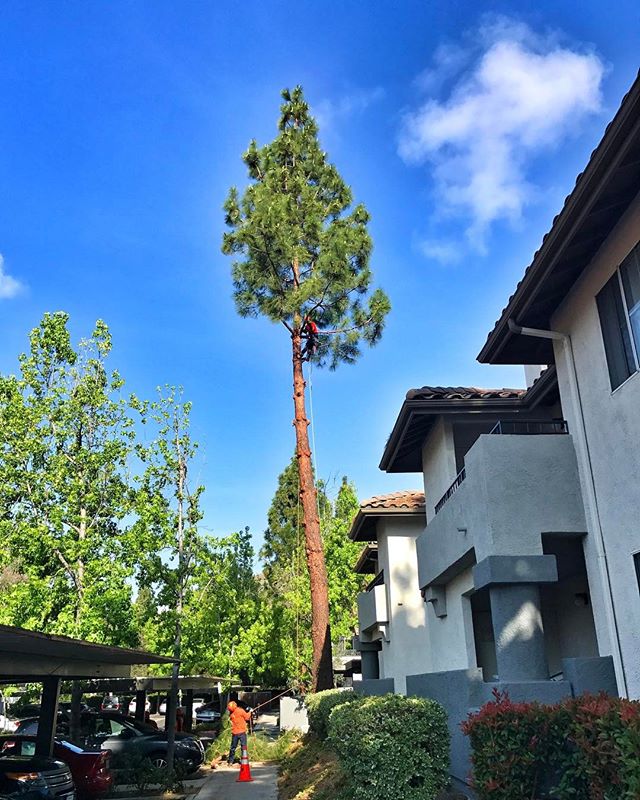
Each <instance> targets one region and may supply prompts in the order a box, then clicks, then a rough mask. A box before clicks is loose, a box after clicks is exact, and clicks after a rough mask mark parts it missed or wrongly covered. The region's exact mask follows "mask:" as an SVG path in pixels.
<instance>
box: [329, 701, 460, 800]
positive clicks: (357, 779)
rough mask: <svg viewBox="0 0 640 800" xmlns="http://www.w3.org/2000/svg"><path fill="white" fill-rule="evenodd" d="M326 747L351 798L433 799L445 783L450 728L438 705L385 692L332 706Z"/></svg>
mask: <svg viewBox="0 0 640 800" xmlns="http://www.w3.org/2000/svg"><path fill="white" fill-rule="evenodd" d="M329 743H330V744H331V745H332V746H333V747H334V748H335V750H336V751H337V753H338V756H339V757H340V761H341V763H342V766H343V769H344V771H345V773H346V776H347V781H348V790H347V792H346V793H345V794H346V796H347V797H349V798H350V800H399V798H402V800H433V798H435V797H437V795H438V794H439V793H440V792H441V791H442V790H443V789H444V788H445V787H446V785H447V783H448V779H449V730H448V728H447V715H446V712H445V710H444V709H443V708H442V706H441V705H440V704H439V703H436V702H435V701H434V700H423V699H421V698H415V697H402V696H400V695H394V694H388V695H385V696H384V697H365V698H361V699H360V700H359V702H357V703H348V704H343V705H340V706H338V707H337V708H334V709H333V711H332V712H331V714H330V717H329Z"/></svg>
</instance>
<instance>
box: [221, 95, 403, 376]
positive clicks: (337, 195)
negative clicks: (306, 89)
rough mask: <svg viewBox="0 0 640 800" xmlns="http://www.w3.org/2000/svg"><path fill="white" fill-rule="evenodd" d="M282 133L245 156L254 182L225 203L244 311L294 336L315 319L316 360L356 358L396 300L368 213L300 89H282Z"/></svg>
mask: <svg viewBox="0 0 640 800" xmlns="http://www.w3.org/2000/svg"><path fill="white" fill-rule="evenodd" d="M282 97H283V100H284V102H283V104H282V106H281V116H280V122H279V133H278V135H277V136H276V138H275V139H274V140H273V141H272V142H271V143H270V144H267V145H265V146H264V147H258V145H257V144H256V142H255V141H252V142H251V144H250V145H249V149H248V150H247V152H246V153H245V154H244V156H243V160H244V163H245V164H246V166H247V169H248V173H249V178H250V181H251V183H250V184H249V186H248V187H247V189H246V190H245V192H244V194H243V195H242V197H240V195H239V193H238V191H237V189H235V188H232V189H231V191H230V192H229V196H228V198H227V201H226V203H225V206H224V209H225V214H226V217H225V221H226V223H227V225H228V226H229V228H230V231H229V232H227V233H225V235H224V239H223V245H222V250H223V252H224V253H226V254H228V255H234V256H235V257H236V260H235V261H234V263H233V282H234V297H235V302H236V307H237V309H238V312H239V313H240V314H241V315H242V316H248V317H256V316H266V317H268V318H269V319H270V320H272V321H273V322H281V323H282V324H284V325H285V327H286V328H287V329H288V330H289V332H290V333H291V334H292V336H293V335H295V334H300V333H302V334H303V335H304V331H305V329H306V325H307V323H308V322H309V321H312V322H314V323H315V324H316V325H317V326H318V328H319V336H318V337H317V346H316V348H314V350H313V351H311V350H309V351H307V353H306V354H305V358H306V359H307V360H312V361H313V362H314V363H316V364H318V365H323V364H326V363H328V364H329V365H330V367H331V368H332V369H333V368H335V367H336V366H337V365H338V364H339V363H340V362H347V363H352V362H353V361H355V360H356V358H357V357H358V355H359V353H360V344H361V342H362V341H363V340H364V341H365V342H366V343H367V344H369V345H373V344H375V343H376V342H377V341H378V339H379V338H380V336H381V334H382V329H383V326H384V320H385V317H386V314H387V313H388V311H389V308H390V304H389V300H388V298H387V296H386V294H385V293H384V292H383V291H382V290H381V289H376V290H375V291H373V292H370V291H369V290H370V284H371V280H372V274H371V270H370V267H369V257H370V254H371V249H372V244H371V238H370V236H369V233H368V231H367V224H368V222H369V214H368V212H367V210H366V209H365V207H364V206H363V205H356V206H353V201H352V194H351V190H350V188H349V187H348V186H347V185H346V183H345V182H344V181H343V179H342V178H341V176H340V174H339V173H338V171H337V169H336V168H335V167H334V166H333V164H330V163H329V162H328V160H327V155H326V153H324V152H323V151H322V149H321V147H320V143H319V141H318V127H317V125H316V123H315V120H314V119H313V117H312V116H311V115H310V113H309V106H308V105H307V103H306V102H305V99H304V95H303V92H302V88H301V87H299V86H298V87H296V88H295V89H293V90H292V91H290V90H288V89H285V90H284V91H283V92H282Z"/></svg>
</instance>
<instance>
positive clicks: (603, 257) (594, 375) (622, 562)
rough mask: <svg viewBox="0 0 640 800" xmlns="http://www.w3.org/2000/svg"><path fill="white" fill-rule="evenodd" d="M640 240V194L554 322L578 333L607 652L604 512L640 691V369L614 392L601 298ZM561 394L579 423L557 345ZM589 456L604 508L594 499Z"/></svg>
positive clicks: (597, 593) (597, 591)
mask: <svg viewBox="0 0 640 800" xmlns="http://www.w3.org/2000/svg"><path fill="white" fill-rule="evenodd" d="M639 240H640V195H639V196H638V197H637V198H636V200H635V201H634V203H633V205H632V207H631V208H630V209H629V210H628V212H627V214H625V216H624V217H623V218H622V219H621V220H620V222H619V223H618V225H617V226H616V228H615V229H614V231H613V232H612V233H611V235H610V236H609V238H608V239H607V241H606V242H605V243H604V245H603V246H602V247H601V248H600V250H599V252H598V253H597V254H596V256H595V258H594V259H593V261H592V262H591V264H590V265H589V267H588V268H587V269H586V271H585V273H584V274H583V276H582V278H581V279H580V281H579V282H578V283H577V284H576V286H575V287H574V288H573V290H572V292H571V293H570V295H569V296H568V297H567V298H566V300H565V302H564V303H563V304H562V306H561V307H560V308H559V309H558V311H557V313H556V314H555V316H554V317H553V319H552V320H551V323H552V327H553V328H554V329H555V330H559V331H562V332H564V333H569V334H570V335H571V339H572V344H573V352H574V358H575V367H576V373H577V376H578V384H579V393H580V398H581V401H582V411H583V416H584V423H585V429H586V432H587V446H588V452H587V447H585V446H584V445H583V444H580V443H578V442H577V443H576V449H577V450H578V464H579V469H580V480H581V484H582V487H583V496H584V498H585V503H586V504H587V507H588V512H589V513H588V514H587V521H588V525H589V527H590V535H589V536H588V537H587V540H586V542H585V556H586V561H587V571H588V575H589V583H590V587H591V597H592V602H593V610H594V616H595V622H596V631H597V636H598V644H599V648H600V653H601V655H608V654H610V653H611V652H612V641H611V637H612V636H613V635H614V633H613V625H612V624H611V621H610V620H609V619H608V618H607V614H606V611H605V601H604V594H603V593H604V592H605V591H606V590H605V588H604V587H605V583H606V581H605V579H604V577H603V570H602V567H601V564H600V563H599V559H598V553H597V548H596V542H595V536H594V531H593V528H594V526H595V524H596V523H595V520H596V519H597V518H598V517H599V520H600V525H601V529H602V533H603V538H604V541H605V546H606V551H607V560H608V564H609V572H610V576H611V585H612V594H613V599H614V605H615V608H616V609H617V624H618V629H619V635H620V643H621V650H622V658H623V662H624V667H625V674H626V680H627V687H628V691H629V694H630V695H631V696H632V697H640V594H639V592H638V583H637V580H636V575H635V571H634V564H633V554H634V553H636V552H638V551H640V522H639V519H640V373H636V374H635V375H633V376H631V377H630V378H629V379H628V380H627V381H626V383H624V384H622V386H620V387H618V388H617V389H616V390H615V391H614V392H612V391H611V385H610V382H609V374H608V370H607V361H606V356H605V351H604V345H603V341H602V333H601V329H600V321H599V317H598V310H597V306H596V300H595V297H596V295H597V293H598V292H599V291H600V289H602V287H603V286H604V284H605V283H606V282H607V280H608V279H609V278H610V276H611V275H612V274H613V272H614V271H615V270H616V268H617V266H618V265H619V264H620V262H621V261H622V259H623V258H624V257H625V256H626V255H627V253H628V252H629V251H630V250H631V249H632V248H633V247H634V246H635V245H636V244H637V242H638V241H639ZM555 355H556V364H557V370H558V379H559V384H560V394H561V396H562V405H563V410H564V414H565V417H566V418H567V420H568V422H569V427H570V430H574V431H575V430H577V428H578V426H579V418H578V405H577V404H576V402H575V397H574V395H573V393H572V385H571V381H570V372H569V363H568V361H567V355H566V350H565V348H563V346H562V344H561V343H557V344H556V345H555ZM589 456H590V461H591V465H592V469H593V482H594V486H595V497H596V503H597V506H596V507H594V506H593V504H590V502H589V490H588V482H589V480H590V478H589V470H588V462H589Z"/></svg>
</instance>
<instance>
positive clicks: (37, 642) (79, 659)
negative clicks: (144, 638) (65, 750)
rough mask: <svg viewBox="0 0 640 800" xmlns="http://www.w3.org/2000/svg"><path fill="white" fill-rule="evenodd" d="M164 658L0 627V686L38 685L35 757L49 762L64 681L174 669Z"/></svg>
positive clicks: (129, 675)
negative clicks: (151, 667)
mask: <svg viewBox="0 0 640 800" xmlns="http://www.w3.org/2000/svg"><path fill="white" fill-rule="evenodd" d="M173 663H174V661H173V659H171V658H167V657H166V656H157V655H154V654H153V653H145V652H144V651H142V650H130V649H128V648H125V647H108V646H105V645H101V644H94V643H93V642H85V641H83V640H81V639H71V638H69V637H68V636H56V635H53V634H45V633H38V632H36V631H28V630H24V629H23V628H14V627H10V626H8V625H0V683H26V682H35V683H42V703H41V707H40V718H39V721H38V734H37V737H36V753H37V754H38V755H41V756H50V755H51V754H52V752H53V738H54V736H55V732H56V717H57V710H58V696H59V694H60V682H61V681H62V680H86V679H87V678H131V672H132V667H134V666H137V665H142V664H173Z"/></svg>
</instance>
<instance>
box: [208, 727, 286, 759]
mask: <svg viewBox="0 0 640 800" xmlns="http://www.w3.org/2000/svg"><path fill="white" fill-rule="evenodd" d="M299 736H300V734H299V733H297V732H296V731H284V733H281V734H280V736H278V738H277V739H274V738H272V737H270V736H267V735H266V734H264V733H250V734H249V735H248V736H247V750H248V751H249V761H280V760H281V758H282V757H283V755H284V754H285V753H286V752H287V750H288V749H289V748H290V747H291V745H292V744H293V743H294V742H295V741H296V739H298V738H299ZM230 747H231V727H230V726H229V724H228V722H227V723H226V725H225V724H223V728H222V731H221V732H220V735H219V736H218V737H217V739H216V740H215V741H213V742H211V744H210V745H209V747H208V748H207V753H206V759H207V760H208V761H213V760H214V759H215V758H220V757H222V758H226V757H227V756H228V754H229V748H230ZM239 756H240V748H238V749H237V750H236V757H239Z"/></svg>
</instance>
